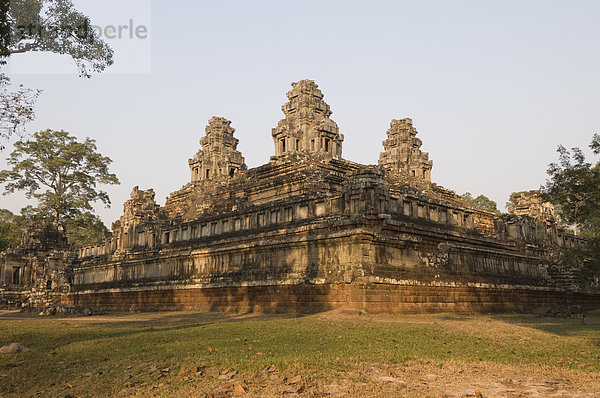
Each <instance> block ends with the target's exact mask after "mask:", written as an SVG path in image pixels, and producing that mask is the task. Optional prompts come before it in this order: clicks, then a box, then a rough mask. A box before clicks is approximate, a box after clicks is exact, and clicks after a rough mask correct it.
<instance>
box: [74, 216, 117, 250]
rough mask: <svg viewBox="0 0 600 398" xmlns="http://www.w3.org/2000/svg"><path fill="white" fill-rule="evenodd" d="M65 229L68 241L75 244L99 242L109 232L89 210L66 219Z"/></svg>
mask: <svg viewBox="0 0 600 398" xmlns="http://www.w3.org/2000/svg"><path fill="white" fill-rule="evenodd" d="M66 230H67V240H68V242H69V243H71V244H74V245H77V246H82V245H88V244H91V243H95V242H99V241H101V240H102V238H104V235H105V234H106V233H108V232H109V231H108V228H106V225H104V223H103V222H102V220H100V218H98V217H97V216H96V215H94V214H92V213H90V212H89V211H86V212H83V213H80V214H79V215H78V216H77V217H75V218H71V219H69V220H67V225H66Z"/></svg>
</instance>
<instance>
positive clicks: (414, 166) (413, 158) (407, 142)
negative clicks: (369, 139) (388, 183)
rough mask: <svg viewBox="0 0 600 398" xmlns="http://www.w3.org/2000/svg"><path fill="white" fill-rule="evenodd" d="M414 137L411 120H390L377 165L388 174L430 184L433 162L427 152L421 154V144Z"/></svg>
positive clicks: (415, 132)
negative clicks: (382, 150)
mask: <svg viewBox="0 0 600 398" xmlns="http://www.w3.org/2000/svg"><path fill="white" fill-rule="evenodd" d="M416 135H417V129H415V128H414V127H413V125H412V120H411V119H408V118H407V119H400V120H396V119H394V120H392V122H391V123H390V128H389V129H388V131H387V136H388V138H387V140H385V141H383V147H384V149H385V151H384V152H381V154H380V155H379V165H380V166H383V167H384V168H385V169H386V170H387V171H388V173H390V174H392V175H395V176H400V177H402V178H405V179H407V180H413V181H415V180H416V181H424V182H431V168H432V166H433V162H432V161H431V160H429V154H428V153H427V152H421V145H422V144H423V142H422V141H421V140H420V139H419V138H417V137H416Z"/></svg>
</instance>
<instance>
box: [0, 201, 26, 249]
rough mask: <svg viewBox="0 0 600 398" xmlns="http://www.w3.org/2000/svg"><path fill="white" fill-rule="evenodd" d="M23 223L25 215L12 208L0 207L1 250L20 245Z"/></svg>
mask: <svg viewBox="0 0 600 398" xmlns="http://www.w3.org/2000/svg"><path fill="white" fill-rule="evenodd" d="M23 225H24V223H23V217H21V216H18V215H16V214H13V212H11V211H10V210H7V209H0V252H1V251H4V250H6V249H8V248H9V247H17V246H18V245H19V243H20V242H21V228H22V227H23Z"/></svg>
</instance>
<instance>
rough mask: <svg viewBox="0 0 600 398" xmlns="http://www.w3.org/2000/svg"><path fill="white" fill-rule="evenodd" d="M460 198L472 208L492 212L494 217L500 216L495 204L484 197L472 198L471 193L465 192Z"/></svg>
mask: <svg viewBox="0 0 600 398" xmlns="http://www.w3.org/2000/svg"><path fill="white" fill-rule="evenodd" d="M461 198H463V199H464V200H465V201H466V202H467V203H468V204H470V205H471V206H473V207H477V208H480V209H483V210H488V211H491V212H494V214H496V215H500V211H499V210H498V206H497V205H496V202H494V201H493V200H491V199H490V198H488V197H487V196H485V195H479V196H478V197H476V198H474V197H473V195H472V194H471V192H466V193H464V194H463V195H461Z"/></svg>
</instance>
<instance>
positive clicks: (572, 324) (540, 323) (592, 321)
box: [440, 310, 600, 337]
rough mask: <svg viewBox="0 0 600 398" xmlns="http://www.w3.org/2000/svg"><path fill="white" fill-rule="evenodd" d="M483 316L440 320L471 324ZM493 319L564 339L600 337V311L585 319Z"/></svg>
mask: <svg viewBox="0 0 600 398" xmlns="http://www.w3.org/2000/svg"><path fill="white" fill-rule="evenodd" d="M481 316H482V315H481V314H477V315H475V314H458V313H457V314H444V315H441V316H440V319H442V320H445V321H463V322H469V321H472V320H475V319H481ZM485 316H487V317H489V318H491V319H494V320H497V321H501V322H505V323H508V324H511V325H516V326H521V327H528V328H531V329H535V330H539V331H542V332H546V333H551V334H554V335H557V336H564V337H584V336H588V335H589V336H594V334H599V335H598V336H597V337H600V310H595V311H590V312H588V313H586V314H585V317H583V318H558V317H548V316H537V315H532V314H500V313H498V314H488V315H485Z"/></svg>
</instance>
